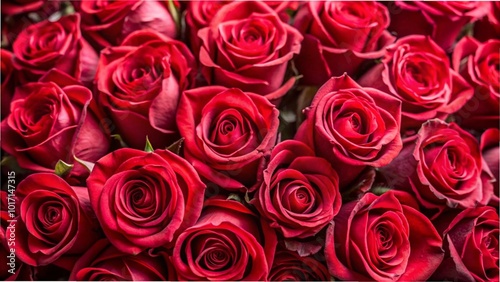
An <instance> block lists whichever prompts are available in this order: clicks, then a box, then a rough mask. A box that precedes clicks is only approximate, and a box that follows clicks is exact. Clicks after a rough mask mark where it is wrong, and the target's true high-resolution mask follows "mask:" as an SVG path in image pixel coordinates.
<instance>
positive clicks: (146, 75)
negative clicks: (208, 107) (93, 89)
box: [96, 30, 196, 149]
mask: <svg viewBox="0 0 500 282" xmlns="http://www.w3.org/2000/svg"><path fill="white" fill-rule="evenodd" d="M195 70H196V65H195V61H194V58H193V55H192V54H191V52H190V51H189V49H188V48H187V47H186V45H184V43H182V42H180V41H176V40H173V39H170V38H168V37H165V36H163V35H161V34H160V33H158V32H154V31H150V30H141V31H137V32H133V33H132V34H130V35H129V36H128V37H127V38H125V39H124V41H123V42H122V44H121V45H120V46H118V47H110V48H106V49H104V50H103V51H102V52H101V58H100V60H99V68H98V70H97V75H96V85H97V90H98V95H97V97H98V101H99V103H100V104H101V105H102V107H103V108H104V109H105V111H106V112H107V113H108V115H109V117H110V118H111V121H112V126H113V127H115V128H114V129H116V132H117V133H118V134H120V135H121V137H122V138H123V140H124V141H125V143H127V145H129V146H131V147H133V148H136V149H142V148H144V145H145V142H146V138H145V136H148V138H149V140H150V142H151V144H153V147H166V146H167V145H170V144H171V143H173V142H175V141H177V140H178V139H179V134H178V132H177V128H176V126H175V113H176V108H177V103H178V100H179V96H180V93H181V92H182V91H184V90H186V89H188V88H190V87H191V86H192V84H193V82H194V75H195Z"/></svg>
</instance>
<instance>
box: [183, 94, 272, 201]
mask: <svg viewBox="0 0 500 282" xmlns="http://www.w3.org/2000/svg"><path fill="white" fill-rule="evenodd" d="M278 115H279V112H278V110H277V109H276V108H275V107H274V106H273V105H272V104H271V103H270V102H269V101H268V100H267V99H266V98H264V97H262V96H260V95H257V94H253V93H247V92H242V91H241V90H239V89H236V88H231V89H227V88H224V87H221V86H207V87H200V88H195V89H191V90H187V91H185V92H184V93H183V94H182V97H181V99H180V102H179V107H178V109H177V126H178V127H179V131H180V133H181V136H182V137H183V138H184V156H185V158H186V160H188V161H189V162H190V163H191V164H193V166H194V168H195V169H196V170H197V171H198V173H199V174H200V176H201V177H202V178H203V179H205V180H206V181H207V182H209V183H213V184H215V185H217V186H218V187H220V188H223V189H226V190H233V191H234V190H237V191H245V190H246V189H255V188H256V187H257V185H259V184H260V182H259V181H261V180H262V175H261V174H262V169H263V167H264V165H265V161H266V157H268V156H269V155H270V154H271V149H272V148H273V146H274V145H275V143H276V140H277V134H278V126H279V119H278Z"/></svg>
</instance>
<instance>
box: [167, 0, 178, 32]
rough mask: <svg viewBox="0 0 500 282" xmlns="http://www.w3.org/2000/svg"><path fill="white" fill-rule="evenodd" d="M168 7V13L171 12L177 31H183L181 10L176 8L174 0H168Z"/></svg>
mask: <svg viewBox="0 0 500 282" xmlns="http://www.w3.org/2000/svg"><path fill="white" fill-rule="evenodd" d="M167 5H168V11H169V12H170V15H171V16H172V19H173V20H174V22H175V26H176V27H177V30H180V29H181V17H180V13H179V10H177V7H175V4H174V0H168V1H167Z"/></svg>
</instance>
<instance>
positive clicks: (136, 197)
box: [87, 148, 205, 254]
mask: <svg viewBox="0 0 500 282" xmlns="http://www.w3.org/2000/svg"><path fill="white" fill-rule="evenodd" d="M87 186H88V189H89V194H90V201H91V203H92V207H93V208H94V211H95V213H96V215H97V218H98V219H99V222H100V223H101V226H102V229H103V230H104V234H105V235H106V237H107V238H108V239H109V241H110V242H111V243H112V244H113V245H114V246H115V247H116V248H117V249H118V250H120V251H121V252H125V253H128V254H138V253H140V252H142V251H144V250H145V249H147V248H155V247H159V246H163V245H169V244H171V243H173V242H174V240H175V238H176V237H177V236H178V235H179V233H180V232H182V231H183V230H184V229H186V228H187V227H190V226H191V225H193V224H194V223H195V222H196V220H197V219H198V217H199V216H200V212H201V208H202V205H203V195H204V192H205V185H204V184H203V183H202V182H201V180H200V178H199V177H198V175H197V174H196V171H195V170H194V169H193V167H192V166H191V165H190V164H189V163H188V162H187V161H186V160H184V159H182V158H181V157H179V156H178V155H176V154H174V153H172V152H170V151H168V150H156V151H154V152H151V153H149V152H144V151H139V150H134V149H129V148H125V149H119V150H117V151H114V152H112V153H111V154H108V155H106V156H104V157H103V158H101V159H100V160H99V161H98V162H97V163H96V164H95V167H94V169H93V170H92V173H91V174H90V176H89V178H88V179H87Z"/></svg>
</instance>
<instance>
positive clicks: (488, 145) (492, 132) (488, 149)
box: [480, 128, 500, 207]
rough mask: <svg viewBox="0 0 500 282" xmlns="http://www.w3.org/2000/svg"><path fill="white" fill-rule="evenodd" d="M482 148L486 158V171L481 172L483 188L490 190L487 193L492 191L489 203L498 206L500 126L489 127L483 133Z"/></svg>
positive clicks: (484, 163) (482, 153)
mask: <svg viewBox="0 0 500 282" xmlns="http://www.w3.org/2000/svg"><path fill="white" fill-rule="evenodd" d="M480 149H481V155H482V156H483V160H484V162H483V170H484V172H483V174H481V179H482V180H483V189H484V190H485V191H488V192H485V193H488V194H489V193H492V195H491V199H490V202H489V204H490V205H493V206H496V207H498V204H499V190H500V188H499V185H500V184H499V182H500V176H499V173H500V130H498V128H490V129H487V130H486V131H485V132H484V133H483V134H482V135H481V143H480ZM491 191H493V192H491Z"/></svg>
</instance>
